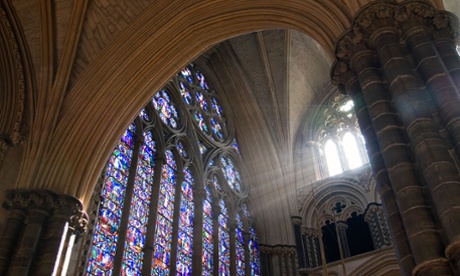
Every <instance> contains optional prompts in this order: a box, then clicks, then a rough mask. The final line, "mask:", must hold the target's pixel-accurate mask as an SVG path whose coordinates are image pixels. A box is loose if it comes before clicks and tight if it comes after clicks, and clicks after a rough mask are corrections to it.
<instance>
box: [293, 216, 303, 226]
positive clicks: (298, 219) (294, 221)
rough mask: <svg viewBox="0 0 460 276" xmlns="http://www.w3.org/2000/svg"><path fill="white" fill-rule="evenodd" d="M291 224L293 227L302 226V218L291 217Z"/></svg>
mask: <svg viewBox="0 0 460 276" xmlns="http://www.w3.org/2000/svg"><path fill="white" fill-rule="evenodd" d="M291 220H292V224H294V225H302V218H301V217H291Z"/></svg>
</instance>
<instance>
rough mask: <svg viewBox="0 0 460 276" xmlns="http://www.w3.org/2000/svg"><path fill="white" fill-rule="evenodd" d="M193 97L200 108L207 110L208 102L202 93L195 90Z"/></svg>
mask: <svg viewBox="0 0 460 276" xmlns="http://www.w3.org/2000/svg"><path fill="white" fill-rule="evenodd" d="M195 97H196V101H197V102H198V104H199V106H200V107H201V109H203V110H204V111H208V102H207V101H206V99H205V97H204V95H203V93H201V92H198V91H197V92H195Z"/></svg>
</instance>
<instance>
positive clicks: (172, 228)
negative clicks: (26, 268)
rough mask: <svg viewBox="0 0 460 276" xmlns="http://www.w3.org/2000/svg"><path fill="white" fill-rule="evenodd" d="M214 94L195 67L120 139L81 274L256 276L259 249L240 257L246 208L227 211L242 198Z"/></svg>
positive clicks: (234, 152) (234, 155)
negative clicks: (233, 271) (232, 275)
mask: <svg viewBox="0 0 460 276" xmlns="http://www.w3.org/2000/svg"><path fill="white" fill-rule="evenodd" d="M212 87H213V86H212V85H211V84H210V83H209V81H208V79H207V77H206V76H205V74H204V73H203V72H202V71H200V70H199V69H198V68H197V67H196V66H195V65H190V66H188V67H186V68H184V69H183V70H181V71H180V72H179V73H178V74H177V75H176V76H175V77H174V79H173V81H172V82H171V83H170V84H168V85H167V86H166V87H165V88H163V89H161V90H159V91H158V92H156V93H154V94H153V96H152V100H151V101H150V102H149V103H148V104H147V105H146V106H145V107H144V108H142V109H141V110H140V112H139V114H138V116H136V118H135V120H134V122H133V123H132V124H131V125H130V126H129V127H128V128H127V129H126V131H125V132H124V133H123V135H122V137H121V138H120V140H119V142H118V143H117V144H116V146H115V148H114V150H113V152H112V155H111V156H110V158H109V160H108V163H107V167H106V170H105V175H104V182H103V186H102V188H101V192H100V201H98V203H97V204H98V213H97V217H96V218H95V223H94V226H93V230H92V235H91V240H90V244H91V249H90V251H89V253H88V256H87V262H86V265H85V267H84V268H82V272H83V270H84V272H86V273H83V274H85V275H98V276H99V275H104V276H105V275H176V276H177V275H181V276H185V275H191V274H192V266H193V267H194V269H195V267H196V268H197V269H199V270H200V271H198V272H194V273H196V274H200V275H208V276H211V275H215V274H219V275H230V264H232V263H233V264H236V269H237V274H238V275H244V274H245V272H246V270H248V269H249V268H248V266H250V265H251V271H253V272H254V274H252V275H259V274H258V273H259V272H258V271H259V270H258V268H257V269H256V268H254V269H253V268H252V267H253V266H254V265H253V264H252V263H253V259H254V258H256V257H257V258H258V256H256V255H257V254H258V251H257V250H256V247H254V244H255V245H256V243H254V242H253V243H252V246H253V247H252V250H253V251H251V252H253V253H251V254H252V255H250V254H248V253H249V252H245V246H246V245H247V244H249V242H250V240H248V241H245V240H244V239H245V236H244V233H245V232H249V228H248V229H245V226H247V227H248V226H249V225H250V223H249V221H250V215H249V209H248V208H247V206H246V205H245V204H244V205H243V207H242V208H241V209H239V210H237V211H235V213H234V214H233V212H230V211H229V210H234V209H235V208H236V205H237V204H240V202H241V200H243V198H244V199H246V198H248V194H247V190H248V189H243V187H245V186H243V185H244V183H243V180H242V177H241V175H240V169H241V168H242V167H241V166H240V164H241V155H240V153H239V149H238V145H237V143H236V139H235V138H234V137H228V133H229V132H228V131H227V118H226V117H225V116H224V114H225V113H224V109H223V107H222V106H221V100H220V98H219V96H218V94H217V93H216V91H215V90H214V89H213V88H212ZM181 100H183V102H184V104H182V103H181V102H178V101H181ZM184 107H185V108H184ZM187 121H190V122H194V124H186V123H183V122H187ZM191 137H198V139H195V138H191ZM197 140H198V141H197ZM192 141H196V142H192ZM197 168H202V171H201V172H200V171H197ZM201 190H202V191H203V193H196V191H201ZM196 214H199V215H196ZM240 214H243V215H242V216H241V217H240ZM229 221H236V222H237V227H235V230H232V229H230V227H229V226H228V223H229ZM197 227H198V228H197ZM197 233H198V235H199V236H198V237H194V235H197ZM253 236H254V237H255V232H254V233H253ZM233 239H234V240H235V246H231V245H230V241H231V240H233ZM252 240H253V241H255V239H254V238H253V239H252ZM200 243H201V244H200ZM246 247H247V246H246ZM196 248H201V252H198V250H196ZM254 248H255V249H254ZM231 250H234V251H235V252H233V253H232V254H231V252H230V251H231ZM246 250H247V248H246ZM249 255H250V256H252V257H251V258H248V259H246V258H247V256H249ZM232 256H235V257H232ZM200 260H201V262H200ZM214 260H216V261H217V260H218V262H217V263H214ZM197 263H198V264H201V266H200V265H197Z"/></svg>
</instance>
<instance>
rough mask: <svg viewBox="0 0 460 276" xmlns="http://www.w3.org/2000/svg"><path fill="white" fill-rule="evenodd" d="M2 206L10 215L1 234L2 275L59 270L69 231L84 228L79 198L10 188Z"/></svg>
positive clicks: (85, 218) (85, 219) (78, 231)
mask: <svg viewBox="0 0 460 276" xmlns="http://www.w3.org/2000/svg"><path fill="white" fill-rule="evenodd" d="M3 207H4V208H6V209H7V210H9V216H8V218H7V221H6V225H5V228H4V231H3V233H2V235H1V238H0V248H1V250H0V274H1V275H15V276H16V275H51V274H52V273H53V272H56V271H60V270H61V269H62V263H63V260H64V259H65V252H62V251H64V250H63V249H64V248H65V247H66V244H65V243H66V242H68V240H69V238H68V237H69V235H79V234H81V233H82V232H84V231H85V229H86V223H87V220H88V217H87V216H86V214H85V213H84V212H82V204H81V202H80V201H79V200H78V199H76V198H74V197H71V196H66V195H56V194H54V193H52V192H50V191H47V190H9V191H7V192H6V197H5V201H4V203H3ZM65 233H68V234H67V235H66V234H65ZM58 256H62V258H59V257H58Z"/></svg>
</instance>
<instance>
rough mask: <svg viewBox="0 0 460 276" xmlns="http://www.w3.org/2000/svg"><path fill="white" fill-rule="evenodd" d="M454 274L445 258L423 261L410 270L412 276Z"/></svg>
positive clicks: (445, 275)
mask: <svg viewBox="0 0 460 276" xmlns="http://www.w3.org/2000/svg"><path fill="white" fill-rule="evenodd" d="M452 275H454V272H453V271H452V267H451V265H450V262H449V260H448V259H446V258H439V259H434V260H429V261H425V262H423V263H421V264H419V265H417V266H416V267H415V268H414V269H413V270H412V276H452Z"/></svg>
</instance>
